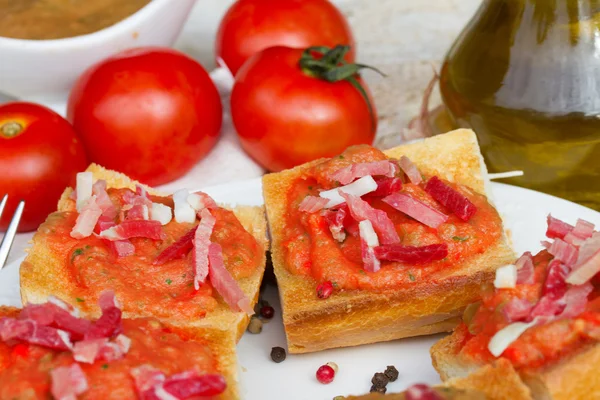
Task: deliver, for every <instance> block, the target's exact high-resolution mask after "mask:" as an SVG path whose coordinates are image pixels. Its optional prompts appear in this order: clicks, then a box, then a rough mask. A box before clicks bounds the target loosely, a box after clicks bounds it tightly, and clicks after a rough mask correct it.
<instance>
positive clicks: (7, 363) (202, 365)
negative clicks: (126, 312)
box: [0, 292, 239, 400]
mask: <svg viewBox="0 0 600 400" xmlns="http://www.w3.org/2000/svg"><path fill="white" fill-rule="evenodd" d="M100 307H101V308H102V315H101V317H100V318H99V319H97V320H93V321H92V320H87V319H83V318H80V317H79V316H78V314H77V310H76V309H74V308H72V307H70V306H68V305H67V304H66V303H64V302H62V301H60V300H59V299H57V298H53V297H51V298H50V302H48V303H44V304H36V305H27V306H25V307H24V308H23V309H16V308H11V307H0V361H1V362H0V399H17V398H18V399H24V398H27V399H46V398H50V397H52V398H54V399H57V400H67V399H75V398H87V399H114V400H117V399H119V400H121V399H157V398H169V399H184V398H189V397H194V398H196V396H203V397H201V398H203V399H214V400H216V399H222V400H225V399H227V400H230V399H238V398H239V395H238V389H237V367H236V355H235V339H236V338H235V335H234V332H233V331H222V330H216V329H210V328H189V327H186V328H182V327H175V326H170V325H167V324H164V323H163V322H159V321H158V320H156V319H154V318H140V319H124V320H121V318H120V317H121V313H120V309H119V307H118V303H117V302H116V301H115V298H114V295H113V294H112V293H110V292H104V293H103V294H102V295H101V297H100Z"/></svg>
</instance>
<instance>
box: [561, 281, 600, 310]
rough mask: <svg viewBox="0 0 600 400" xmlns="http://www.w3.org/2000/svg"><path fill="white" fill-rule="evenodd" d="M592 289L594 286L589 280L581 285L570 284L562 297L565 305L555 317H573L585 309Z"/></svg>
mask: <svg viewBox="0 0 600 400" xmlns="http://www.w3.org/2000/svg"><path fill="white" fill-rule="evenodd" d="M593 290H594V286H593V285H592V284H591V283H590V282H586V283H584V284H583V285H578V286H571V287H570V288H569V289H568V290H567V292H566V293H565V295H564V298H563V301H564V303H565V304H566V307H565V308H564V310H563V311H562V312H561V313H560V314H559V315H558V316H557V318H574V317H577V316H579V315H580V314H581V313H582V312H584V311H585V307H586V305H587V303H588V296H589V295H590V293H592V291H593Z"/></svg>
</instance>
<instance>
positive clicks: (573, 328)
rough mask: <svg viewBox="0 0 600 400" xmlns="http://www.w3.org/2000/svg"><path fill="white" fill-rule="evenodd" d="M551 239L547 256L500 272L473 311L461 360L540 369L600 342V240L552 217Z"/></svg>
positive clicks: (590, 229) (527, 258) (588, 228)
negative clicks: (498, 361) (500, 359)
mask: <svg viewBox="0 0 600 400" xmlns="http://www.w3.org/2000/svg"><path fill="white" fill-rule="evenodd" d="M546 235H547V237H548V239H549V240H550V241H544V242H542V244H543V245H544V247H546V248H545V249H544V250H542V251H540V252H539V253H538V254H536V255H535V256H532V255H531V253H529V252H527V253H525V254H523V256H521V257H520V258H519V259H518V260H517V261H516V262H515V264H514V265H507V266H505V267H501V268H499V269H498V270H497V272H496V279H495V281H494V287H490V288H489V290H487V291H485V292H484V294H483V296H482V300H481V302H479V303H477V304H474V305H472V306H469V307H468V308H467V310H466V311H465V315H464V318H463V319H464V323H463V324H462V325H461V326H459V328H458V330H457V334H459V335H460V336H461V337H462V347H461V349H460V352H461V353H462V354H464V355H466V356H468V357H471V358H473V359H474V360H476V361H480V362H487V361H491V360H493V359H495V358H496V357H503V358H506V359H508V360H510V361H511V362H512V364H513V365H514V366H515V367H516V368H537V367H541V366H544V365H547V363H549V362H553V361H557V360H559V359H560V358H561V357H564V356H568V355H569V354H572V353H573V352H574V351H577V350H579V349H582V348H583V347H585V346H587V345H590V344H593V343H597V342H598V341H599V340H600V297H599V296H598V295H599V294H600V292H599V290H598V285H597V283H598V281H597V278H596V275H597V274H598V272H599V271H600V233H598V232H596V231H595V230H594V225H593V224H591V223H589V222H587V221H584V220H578V221H577V224H576V225H575V226H572V225H569V224H567V223H565V222H563V221H560V220H558V219H556V218H553V217H552V216H548V230H547V232H546Z"/></svg>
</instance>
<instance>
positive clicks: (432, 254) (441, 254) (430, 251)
mask: <svg viewBox="0 0 600 400" xmlns="http://www.w3.org/2000/svg"><path fill="white" fill-rule="evenodd" d="M375 255H376V256H377V258H378V259H380V260H387V261H397V262H401V263H404V264H427V263H430V262H433V261H439V260H443V259H444V258H446V257H447V256H448V245H447V244H446V243H441V244H431V245H428V246H418V247H417V246H404V245H401V244H390V245H383V246H378V247H376V248H375Z"/></svg>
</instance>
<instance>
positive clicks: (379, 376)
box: [371, 372, 390, 387]
mask: <svg viewBox="0 0 600 400" xmlns="http://www.w3.org/2000/svg"><path fill="white" fill-rule="evenodd" d="M389 381H390V380H389V379H388V377H387V376H386V375H385V374H383V373H381V372H376V373H375V375H373V378H371V383H372V384H373V386H377V387H385V385H387V384H388V382H389Z"/></svg>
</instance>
